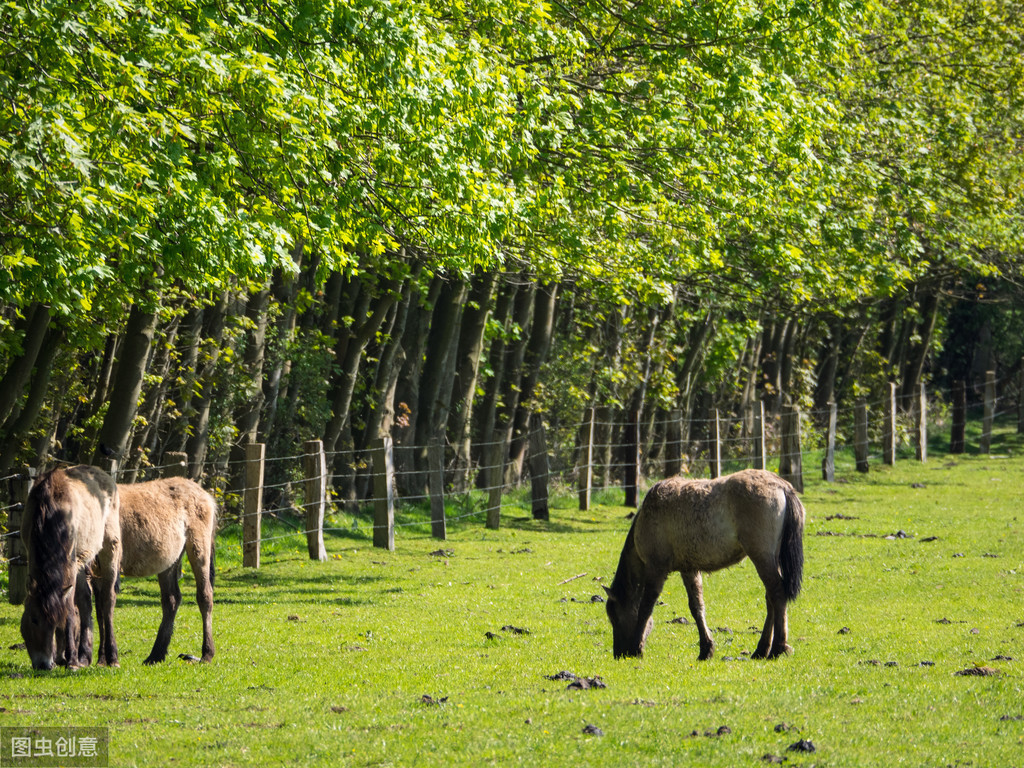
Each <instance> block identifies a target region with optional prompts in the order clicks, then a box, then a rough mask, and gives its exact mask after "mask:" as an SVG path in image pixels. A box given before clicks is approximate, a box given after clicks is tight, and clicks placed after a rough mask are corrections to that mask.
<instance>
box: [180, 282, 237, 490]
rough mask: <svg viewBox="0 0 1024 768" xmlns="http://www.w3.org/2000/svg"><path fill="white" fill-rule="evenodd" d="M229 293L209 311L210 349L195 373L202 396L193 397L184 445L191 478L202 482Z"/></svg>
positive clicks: (205, 342) (205, 338) (207, 336)
mask: <svg viewBox="0 0 1024 768" xmlns="http://www.w3.org/2000/svg"><path fill="white" fill-rule="evenodd" d="M229 298H230V297H229V294H228V293H227V292H225V293H224V294H223V295H222V296H221V297H220V299H219V300H218V301H217V303H216V304H214V305H213V306H211V307H209V308H207V310H206V311H205V312H204V313H203V314H204V316H205V317H204V322H203V330H202V336H203V346H207V347H208V349H207V351H206V352H205V354H204V353H203V352H202V351H201V352H200V363H199V367H198V369H197V371H196V387H197V388H198V389H199V395H198V396H197V397H196V398H194V407H193V410H194V415H193V417H192V419H191V423H192V432H191V434H190V435H189V436H188V440H187V443H186V446H185V450H186V453H188V458H189V470H188V476H189V477H190V478H191V479H192V480H199V479H201V478H202V476H203V465H204V464H205V463H206V454H207V451H208V449H209V445H210V410H211V407H212V405H213V399H214V394H215V391H216V382H215V380H214V374H215V373H216V372H217V362H218V360H219V359H220V352H221V345H222V342H223V339H224V321H225V319H226V318H227V314H228V303H229Z"/></svg>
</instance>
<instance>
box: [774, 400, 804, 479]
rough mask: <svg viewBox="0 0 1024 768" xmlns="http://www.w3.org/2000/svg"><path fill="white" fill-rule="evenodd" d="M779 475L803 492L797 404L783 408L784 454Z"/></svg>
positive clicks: (780, 460) (781, 458)
mask: <svg viewBox="0 0 1024 768" xmlns="http://www.w3.org/2000/svg"><path fill="white" fill-rule="evenodd" d="M779 475H780V476H781V477H782V478H783V479H785V480H788V481H789V482H790V483H791V484H792V486H793V487H794V488H796V489H797V490H798V491H800V492H801V493H803V490H804V473H803V453H802V449H801V446H800V409H799V408H798V407H796V406H795V405H786V406H783V408H782V455H781V456H780V457H779Z"/></svg>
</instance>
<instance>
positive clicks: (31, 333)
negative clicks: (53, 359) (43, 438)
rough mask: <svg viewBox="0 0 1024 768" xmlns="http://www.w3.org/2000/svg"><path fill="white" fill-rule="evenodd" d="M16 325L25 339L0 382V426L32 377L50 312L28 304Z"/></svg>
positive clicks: (47, 309) (40, 306)
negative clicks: (21, 319) (25, 311)
mask: <svg viewBox="0 0 1024 768" xmlns="http://www.w3.org/2000/svg"><path fill="white" fill-rule="evenodd" d="M18 325H19V330H22V331H23V332H24V334H25V335H24V337H23V338H22V343H21V356H20V357H16V358H14V359H13V360H11V361H10V364H9V365H8V366H7V370H6V371H5V372H4V376H3V379H0V424H3V423H4V422H5V421H7V420H8V419H9V418H10V417H11V414H12V413H13V412H14V410H15V408H16V407H17V405H18V401H19V400H20V399H21V395H22V392H24V391H25V385H26V384H27V383H28V380H29V378H30V377H31V376H32V370H33V369H34V368H35V366H36V358H37V357H38V356H39V350H40V349H41V348H42V346H43V342H44V340H45V339H46V336H47V329H48V328H49V326H50V308H49V307H47V306H46V305H45V304H39V303H34V304H32V306H31V307H30V308H29V311H28V312H27V313H26V314H25V319H24V321H23V322H21V323H19V324H18Z"/></svg>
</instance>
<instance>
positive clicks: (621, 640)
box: [604, 585, 654, 659]
mask: <svg viewBox="0 0 1024 768" xmlns="http://www.w3.org/2000/svg"><path fill="white" fill-rule="evenodd" d="M613 586H614V585H613ZM605 592H606V593H607V594H608V597H607V599H606V600H605V604H604V607H605V611H607V613H608V620H609V621H610V622H611V624H612V653H613V654H614V655H615V658H616V659H621V658H622V657H624V656H626V657H639V656H643V654H644V644H645V643H646V642H647V635H649V634H650V632H651V628H652V627H653V626H654V618H653V617H648V618H647V621H645V622H644V626H642V627H641V626H640V617H639V616H638V612H639V611H638V609H639V601H638V600H629V599H626V598H625V597H624V596H623V595H620V594H618V593H617V592H615V591H614V590H613V589H608V587H605Z"/></svg>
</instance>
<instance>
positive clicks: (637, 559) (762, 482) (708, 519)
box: [606, 469, 804, 660]
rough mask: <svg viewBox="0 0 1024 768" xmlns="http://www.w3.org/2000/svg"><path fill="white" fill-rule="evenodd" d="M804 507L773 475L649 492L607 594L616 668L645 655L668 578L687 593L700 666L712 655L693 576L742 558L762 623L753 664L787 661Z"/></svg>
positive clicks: (667, 485)
mask: <svg viewBox="0 0 1024 768" xmlns="http://www.w3.org/2000/svg"><path fill="white" fill-rule="evenodd" d="M803 530H804V507H803V504H802V503H801V502H800V498H799V497H798V496H797V495H796V491H795V490H794V489H793V486H791V485H790V484H789V483H788V482H786V481H785V480H783V479H782V478H781V477H779V476H778V475H774V474H772V473H771V472H765V471H764V470H759V469H748V470H744V471H743V472H737V473H736V474H734V475H727V476H726V477H722V478H718V479H717V480H686V479H684V478H682V477H672V478H669V479H667V480H662V481H661V482H660V483H657V484H655V485H654V486H653V487H652V488H651V490H650V491H648V493H647V496H646V497H645V498H644V501H643V504H642V505H641V507H640V511H639V512H638V513H637V515H636V517H635V518H634V519H633V524H632V527H630V529H629V533H628V534H627V536H626V543H625V546H624V547H623V548H622V555H621V557H620V558H619V567H618V570H617V571H616V573H615V579H614V580H613V581H612V586H611V588H610V589H608V588H606V590H607V592H608V600H607V604H606V609H607V612H608V618H609V620H610V621H611V624H612V650H613V652H614V654H615V657H616V658H620V657H622V656H641V655H643V650H644V644H645V643H646V641H647V636H648V634H649V633H650V631H651V627H652V625H653V619H652V613H653V611H654V606H655V604H656V603H657V601H658V596H659V595H660V594H661V591H662V589H663V588H664V586H665V581H666V580H667V579H668V576H669V574H671V573H672V572H673V571H678V572H679V573H680V575H681V576H682V577H683V582H684V583H685V584H686V594H687V597H688V598H689V604H690V613H691V614H692V615H693V620H694V621H695V622H696V623H697V631H698V633H699V634H700V656H699V658H700V659H702V660H703V659H709V658H711V656H712V654H713V653H714V647H715V646H714V640H713V639H712V637H711V633H710V632H709V631H708V625H707V621H706V619H705V617H704V591H703V584H702V581H701V571H705V572H710V571H717V570H719V569H722V568H727V567H729V566H730V565H735V564H736V563H738V562H740V561H741V560H742V559H743V558H744V556H746V557H749V558H750V560H751V561H752V562H753V563H754V567H755V568H756V569H757V574H758V576H760V577H761V581H763V582H764V587H765V602H766V604H767V612H768V615H767V617H766V618H765V622H764V629H763V630H762V632H761V639H760V642H758V644H757V648H756V649H755V650H754V652H753V654H752V658H775V657H776V656H780V655H782V654H784V653H788V652H790V651H792V648H790V646H789V645H788V644H787V643H786V633H787V624H786V604H787V603H788V602H789V601H790V600H792V599H793V598H795V597H796V596H797V595H798V594H799V592H800V584H801V580H802V578H803V563H804V550H803Z"/></svg>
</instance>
